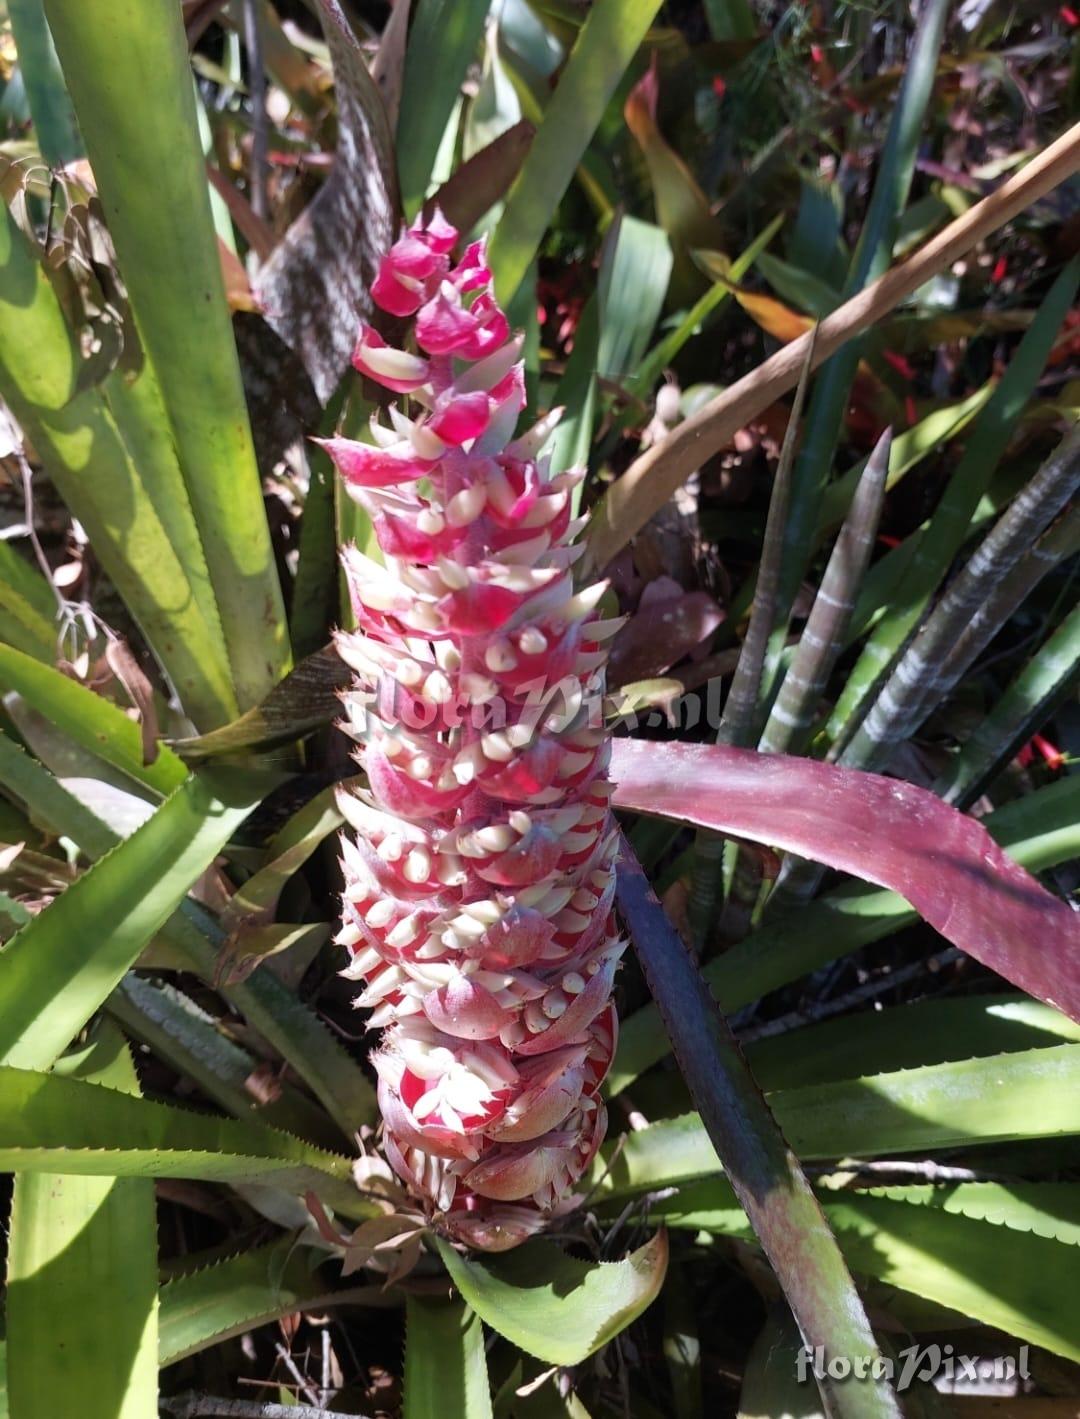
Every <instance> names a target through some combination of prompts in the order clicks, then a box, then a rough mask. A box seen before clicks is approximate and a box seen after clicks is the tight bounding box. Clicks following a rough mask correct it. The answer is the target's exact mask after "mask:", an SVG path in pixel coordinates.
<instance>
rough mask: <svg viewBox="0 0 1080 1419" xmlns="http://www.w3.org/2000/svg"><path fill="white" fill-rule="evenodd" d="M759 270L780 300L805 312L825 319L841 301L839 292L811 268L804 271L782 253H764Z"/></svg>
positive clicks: (760, 259)
mask: <svg viewBox="0 0 1080 1419" xmlns="http://www.w3.org/2000/svg"><path fill="white" fill-rule="evenodd" d="M757 267H758V270H759V271H760V272H761V274H762V275H763V276H764V277H765V279H766V281H768V283H769V285H770V286H771V287H772V288H773V290H774V291H775V292H776V294H777V295H778V296H779V297H780V299H781V300H783V301H786V302H787V303H788V305H793V306H797V307H798V308H799V309H800V310H801V311H803V312H804V313H805V314H806V315H813V316H816V317H817V319H818V320H824V318H825V316H827V315H829V314H830V313H831V312H832V311H834V310H835V309H836V307H837V306H838V305H839V304H840V292H839V291H838V290H836V289H835V287H833V286H830V285H829V283H828V281H823V280H822V279H821V277H820V276H818V275H815V274H814V273H813V272H812V271H803V270H802V269H801V268H800V267H798V266H792V265H791V263H790V262H788V261H783V260H781V258H780V257H779V256H771V255H770V254H769V253H768V252H763V253H762V254H761V256H759V257H758V263H757Z"/></svg>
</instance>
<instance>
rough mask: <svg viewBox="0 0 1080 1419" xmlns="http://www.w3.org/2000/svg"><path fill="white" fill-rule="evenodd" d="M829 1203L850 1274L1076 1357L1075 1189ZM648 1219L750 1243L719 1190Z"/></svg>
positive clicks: (988, 1188) (889, 1195) (989, 1190)
mask: <svg viewBox="0 0 1080 1419" xmlns="http://www.w3.org/2000/svg"><path fill="white" fill-rule="evenodd" d="M821 1198H822V1202H823V1205H824V1208H825V1213H826V1216H827V1217H828V1219H829V1222H830V1224H831V1225H832V1226H833V1228H834V1229H835V1231H836V1234H837V1237H838V1239H839V1241H840V1245H841V1247H842V1248H843V1251H844V1254H845V1256H846V1257H847V1259H848V1261H849V1263H850V1264H851V1266H852V1267H853V1268H854V1270H856V1271H858V1272H861V1273H863V1274H864V1275H867V1276H872V1277H874V1278H875V1279H877V1280H880V1281H884V1282H886V1283H888V1284H889V1285H892V1286H898V1287H900V1288H901V1289H902V1290H904V1291H910V1292H912V1293H913V1294H915V1295H917V1296H922V1297H924V1298H925V1299H926V1300H930V1301H934V1302H936V1303H937V1304H939V1305H943V1306H948V1307H949V1308H950V1309H952V1310H955V1311H960V1312H961V1313H962V1314H964V1315H967V1316H970V1317H972V1319H974V1320H976V1321H979V1322H980V1323H982V1324H984V1325H990V1326H994V1327H995V1328H1000V1329H1002V1330H1005V1331H1008V1332H1009V1333H1010V1334H1012V1335H1016V1336H1019V1337H1020V1338H1021V1339H1023V1340H1027V1341H1029V1342H1031V1343H1032V1344H1034V1345H1041V1346H1044V1347H1045V1348H1046V1349H1048V1350H1050V1351H1052V1352H1053V1353H1054V1354H1057V1355H1064V1356H1066V1357H1067V1358H1069V1359H1073V1360H1075V1359H1077V1358H1078V1357H1080V1321H1078V1319H1077V1316H1076V1307H1075V1305H1074V1304H1073V1303H1072V1297H1073V1295H1074V1292H1075V1284H1074V1279H1075V1275H1076V1265H1077V1250H1076V1247H1077V1239H1078V1237H1080V1227H1078V1221H1080V1188H1077V1187H1076V1185H1075V1184H1055V1183H1018V1184H1011V1185H1009V1186H1008V1187H1002V1186H999V1185H998V1184H994V1183H970V1184H968V1183H964V1184H960V1185H959V1186H957V1185H956V1184H952V1183H950V1184H948V1185H943V1186H936V1187H935V1186H926V1187H917V1188H902V1187H901V1188H888V1189H876V1188H875V1189H874V1190H873V1191H872V1192H868V1193H858V1192H844V1193H843V1194H837V1193H836V1192H831V1191H830V1190H828V1189H823V1190H822V1193H821ZM650 1215H651V1216H653V1217H655V1216H657V1215H659V1216H660V1217H662V1218H663V1219H664V1220H666V1221H667V1222H668V1223H669V1224H670V1225H672V1226H675V1227H680V1228H684V1227H685V1228H689V1229H691V1230H693V1231H707V1232H713V1233H717V1234H721V1235H725V1236H739V1237H743V1238H746V1239H749V1237H750V1231H749V1227H748V1226H747V1224H746V1221H745V1218H743V1216H742V1209H741V1208H740V1207H739V1206H738V1204H737V1203H736V1201H735V1197H734V1193H733V1192H732V1191H731V1189H730V1188H729V1187H728V1186H727V1185H726V1184H724V1183H722V1182H721V1183H707V1184H699V1185H694V1186H692V1187H689V1188H686V1189H684V1190H682V1191H681V1193H680V1194H679V1195H678V1196H676V1197H672V1198H669V1199H665V1200H663V1201H661V1202H660V1203H659V1204H657V1206H656V1208H655V1209H652V1210H651V1212H650Z"/></svg>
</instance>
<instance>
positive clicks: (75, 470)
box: [0, 208, 237, 725]
mask: <svg viewBox="0 0 1080 1419" xmlns="http://www.w3.org/2000/svg"><path fill="white" fill-rule="evenodd" d="M80 375H81V357H80V356H79V354H78V352H77V350H76V348H75V345H74V343H73V339H72V335H71V332H70V331H69V329H68V327H67V324H66V322H65V319H64V314H63V311H62V309H61V307H60V303H59V301H58V299H57V296H56V292H55V291H54V290H53V287H52V285H51V284H50V282H49V279H48V277H47V276H46V274H45V272H44V271H43V269H42V267H41V264H40V262H39V261H38V259H37V256H36V253H34V252H32V251H31V248H30V245H29V243H28V242H27V240H26V238H25V237H24V236H23V234H22V233H21V232H20V231H19V230H18V229H17V228H16V226H15V224H14V222H13V220H12V217H11V214H10V212H8V211H7V209H6V208H5V209H4V211H3V213H2V215H0V392H2V393H3V396H4V398H5V399H6V401H7V402H8V404H9V405H10V406H11V409H12V411H13V413H14V414H15V416H16V418H17V419H18V421H19V424H20V425H21V427H22V429H23V430H24V432H25V433H26V434H27V435H28V437H29V438H30V440H31V442H32V443H33V445H34V448H35V450H36V452H37V454H38V456H39V457H40V458H41V460H42V462H43V464H44V465H45V469H46V472H47V473H48V475H49V477H50V479H51V480H52V482H53V483H54V484H55V485H56V488H57V490H58V492H59V493H60V496H61V497H62V498H63V499H64V502H65V503H66V504H67V506H68V508H69V509H70V511H71V512H72V514H73V515H74V516H75V517H76V518H77V519H78V520H79V522H80V523H81V524H82V525H83V527H84V528H85V530H86V533H87V535H88V537H89V539H90V542H91V544H92V545H93V548H94V554H95V556H96V557H97V559H98V560H99V561H100V562H101V564H102V566H103V567H104V569H105V571H106V572H107V573H108V576H109V579H110V580H111V581H112V583H113V585H114V586H115V587H116V589H117V591H118V592H119V593H120V595H121V596H122V597H123V599H124V602H125V603H126V605H127V607H128V609H129V610H130V611H131V613H132V615H133V616H134V617H135V620H136V621H137V622H138V624H139V627H140V628H141V630H142V632H143V634H144V635H145V636H146V639H147V641H148V642H149V643H150V645H151V647H152V649H153V650H154V653H155V655H156V656H157V658H158V660H159V661H160V663H161V665H162V667H163V669H164V670H165V671H166V673H167V674H168V675H169V678H170V679H171V680H172V682H173V684H174V685H175V687H176V690H177V692H178V694H179V695H180V698H181V700H182V702H183V705H184V708H185V710H186V711H187V712H188V714H190V715H191V716H192V718H193V719H194V720H195V721H196V723H200V724H210V725H213V724H220V723H222V722H223V721H225V720H228V719H230V718H232V717H233V715H235V714H236V712H237V703H236V698H235V696H234V694H233V689H232V685H231V683H230V680H229V671H228V666H227V664H226V660H225V652H224V644H223V641H222V635H221V628H220V626H219V625H218V624H217V623H216V622H215V621H212V620H208V619H207V616H206V614H205V612H204V610H203V607H202V603H201V602H200V597H199V594H198V590H197V585H196V582H195V581H193V579H192V578H193V577H194V576H197V570H198V569H197V567H195V566H194V565H193V564H192V562H191V561H190V559H188V558H185V557H183V555H182V550H181V549H180V547H179V546H174V545H173V542H172V541H171V540H170V535H169V531H168V528H167V526H166V524H165V523H164V522H163V520H162V517H161V515H160V513H159V511H158V508H157V506H156V502H155V497H154V495H153V493H152V491H151V487H150V486H149V483H148V480H147V476H146V475H144V473H143V471H142V470H141V469H140V468H139V467H138V466H137V465H136V463H135V460H134V457H133V454H132V450H131V449H130V448H129V447H128V445H127V443H126V442H125V439H124V437H123V435H122V433H121V431H120V429H119V427H118V425H117V421H116V418H115V416H114V414H113V412H112V410H111V409H110V407H109V403H108V401H107V399H106V398H105V396H104V394H103V392H102V390H101V389H99V388H89V389H82V388H80V387H79V380H80ZM89 467H92V468H93V477H92V478H88V477H87V476H86V470H87V469H88V468H89ZM154 471H159V470H154Z"/></svg>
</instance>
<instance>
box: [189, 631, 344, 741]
mask: <svg viewBox="0 0 1080 1419" xmlns="http://www.w3.org/2000/svg"><path fill="white" fill-rule="evenodd" d="M350 675H351V671H350V670H349V669H348V667H347V666H346V665H345V663H344V662H343V661H342V659H341V657H340V656H339V655H338V654H337V652H336V651H335V650H334V649H333V648H332V647H331V648H328V649H325V650H317V651H316V652H315V653H314V654H313V655H309V656H308V657H307V658H306V659H305V660H302V661H301V662H300V664H299V665H298V666H297V667H296V668H295V669H294V670H292V671H291V672H290V673H289V674H288V675H286V677H285V679H284V680H282V681H281V683H280V684H278V685H275V686H274V688H273V689H272V690H271V691H270V693H269V695H267V697H266V699H265V700H263V702H262V703H261V704H259V705H256V706H255V707H254V708H252V709H250V710H248V711H247V713H246V714H243V715H241V716H240V718H239V719H235V720H233V722H232V723H231V724H225V725H222V727H221V728H220V729H215V730H212V731H211V732H210V733H209V734H203V735H200V736H199V738H197V739H180V740H178V741H176V743H175V744H174V746H173V747H174V748H175V750H176V752H177V753H178V754H179V755H180V756H181V758H184V759H190V760H192V761H195V760H198V759H210V758H215V757H217V756H218V755H220V754H235V753H238V752H239V751H241V750H244V749H266V748H270V747H272V746H273V745H275V744H281V743H285V742H287V741H288V740H290V739H301V738H303V736H304V735H305V734H310V733H311V731H312V730H313V729H320V728H321V727H322V726H323V725H324V724H329V723H330V722H331V721H332V720H333V719H335V718H336V716H337V715H338V714H340V712H341V700H340V699H339V697H338V691H339V690H341V689H343V688H344V687H345V685H347V684H348V683H349V678H350Z"/></svg>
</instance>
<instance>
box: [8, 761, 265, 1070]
mask: <svg viewBox="0 0 1080 1419" xmlns="http://www.w3.org/2000/svg"><path fill="white" fill-rule="evenodd" d="M266 787H267V784H266V779H265V777H262V778H260V779H259V780H254V779H253V777H252V776H251V775H236V774H232V775H226V774H224V773H220V772H219V773H218V774H215V775H214V776H210V775H205V776H201V777H194V776H193V777H191V778H189V779H187V780H186V781H185V782H184V783H183V784H182V785H181V786H180V787H179V788H178V789H176V790H175V792H174V793H173V794H172V796H171V797H170V798H168V799H166V801H165V802H164V803H163V804H162V805H161V807H160V808H158V809H157V811H156V812H155V813H154V815H153V816H152V817H151V818H149V819H148V820H147V822H146V823H144V824H143V826H142V827H141V828H139V829H137V830H136V831H135V832H134V833H133V834H132V835H131V837H130V838H127V839H126V840H125V841H124V842H123V843H122V844H121V845H120V846H119V847H117V848H115V849H114V850H113V851H112V852H110V853H108V854H107V856H105V857H103V858H102V859H101V860H100V862H98V863H96V864H95V865H94V866H93V867H91V868H90V869H89V870H88V871H87V872H85V873H84V874H83V875H82V876H81V877H80V878H78V879H77V880H76V881H75V882H73V883H72V885H71V886H70V887H68V888H67V890H66V891H64V892H63V893H62V894H61V895H60V896H59V897H57V898H56V899H55V901H53V902H52V903H51V904H50V905H49V906H48V907H46V908H45V910H44V911H43V912H42V913H41V914H40V915H39V916H37V917H35V918H34V920H33V921H32V922H31V923H30V925H29V926H26V927H24V928H23V930H22V931H20V932H19V933H18V935H17V936H16V937H14V938H13V940H12V941H11V942H9V944H8V945H7V946H6V947H5V948H4V950H3V952H2V953H0V1060H2V1061H3V1062H4V1063H5V1064H11V1065H15V1066H17V1067H19V1068H22V1069H33V1068H38V1069H47V1068H49V1066H50V1065H51V1064H52V1063H53V1062H54V1060H55V1059H56V1058H57V1057H58V1056H59V1055H60V1053H61V1051H62V1050H63V1049H64V1048H65V1047H66V1046H67V1044H68V1043H69V1041H70V1040H71V1039H72V1037H73V1036H74V1035H75V1034H76V1032H77V1031H78V1030H80V1029H81V1028H82V1027H83V1025H85V1024H86V1022H87V1020H88V1019H89V1018H90V1016H91V1015H92V1014H93V1013H94V1011H95V1010H96V1009H98V1007H99V1006H100V1005H101V1004H102V1002H103V1001H104V1000H105V998H106V997H107V996H108V994H109V992H110V991H111V990H113V989H114V987H115V986H116V985H117V984H118V982H119V981H120V979H121V978H122V977H123V975H124V973H125V972H126V971H127V970H128V969H129V968H130V967H131V965H132V964H133V963H134V961H135V960H136V959H137V957H138V955H139V952H140V951H141V950H142V948H143V947H144V946H145V945H146V943H147V942H148V941H149V940H150V938H151V937H152V936H153V935H154V933H155V932H156V931H157V930H158V929H159V928H160V927H161V926H162V925H163V924H164V923H165V921H166V920H167V919H168V918H169V917H170V916H171V915H172V913H173V912H174V911H175V910H176V908H177V906H178V905H179V904H180V902H181V901H182V900H183V898H184V897H185V896H186V894H187V891H188V889H189V887H190V886H191V884H192V883H193V882H194V881H195V880H196V878H197V877H199V876H200V874H201V873H203V872H204V871H205V870H206V868H207V867H209V865H210V864H211V862H213V860H214V858H215V856H216V855H217V854H218V853H219V852H220V851H221V849H222V848H223V847H224V846H225V844H226V843H227V842H228V840H229V838H230V837H231V835H232V833H233V832H234V831H235V829H236V828H237V827H239V825H240V824H241V823H242V822H243V821H244V819H245V818H246V817H247V816H248V814H249V813H250V812H251V810H252V809H253V808H254V807H255V806H256V805H257V804H258V803H259V801H260V800H261V798H262V796H263V794H264V793H265V791H266Z"/></svg>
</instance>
